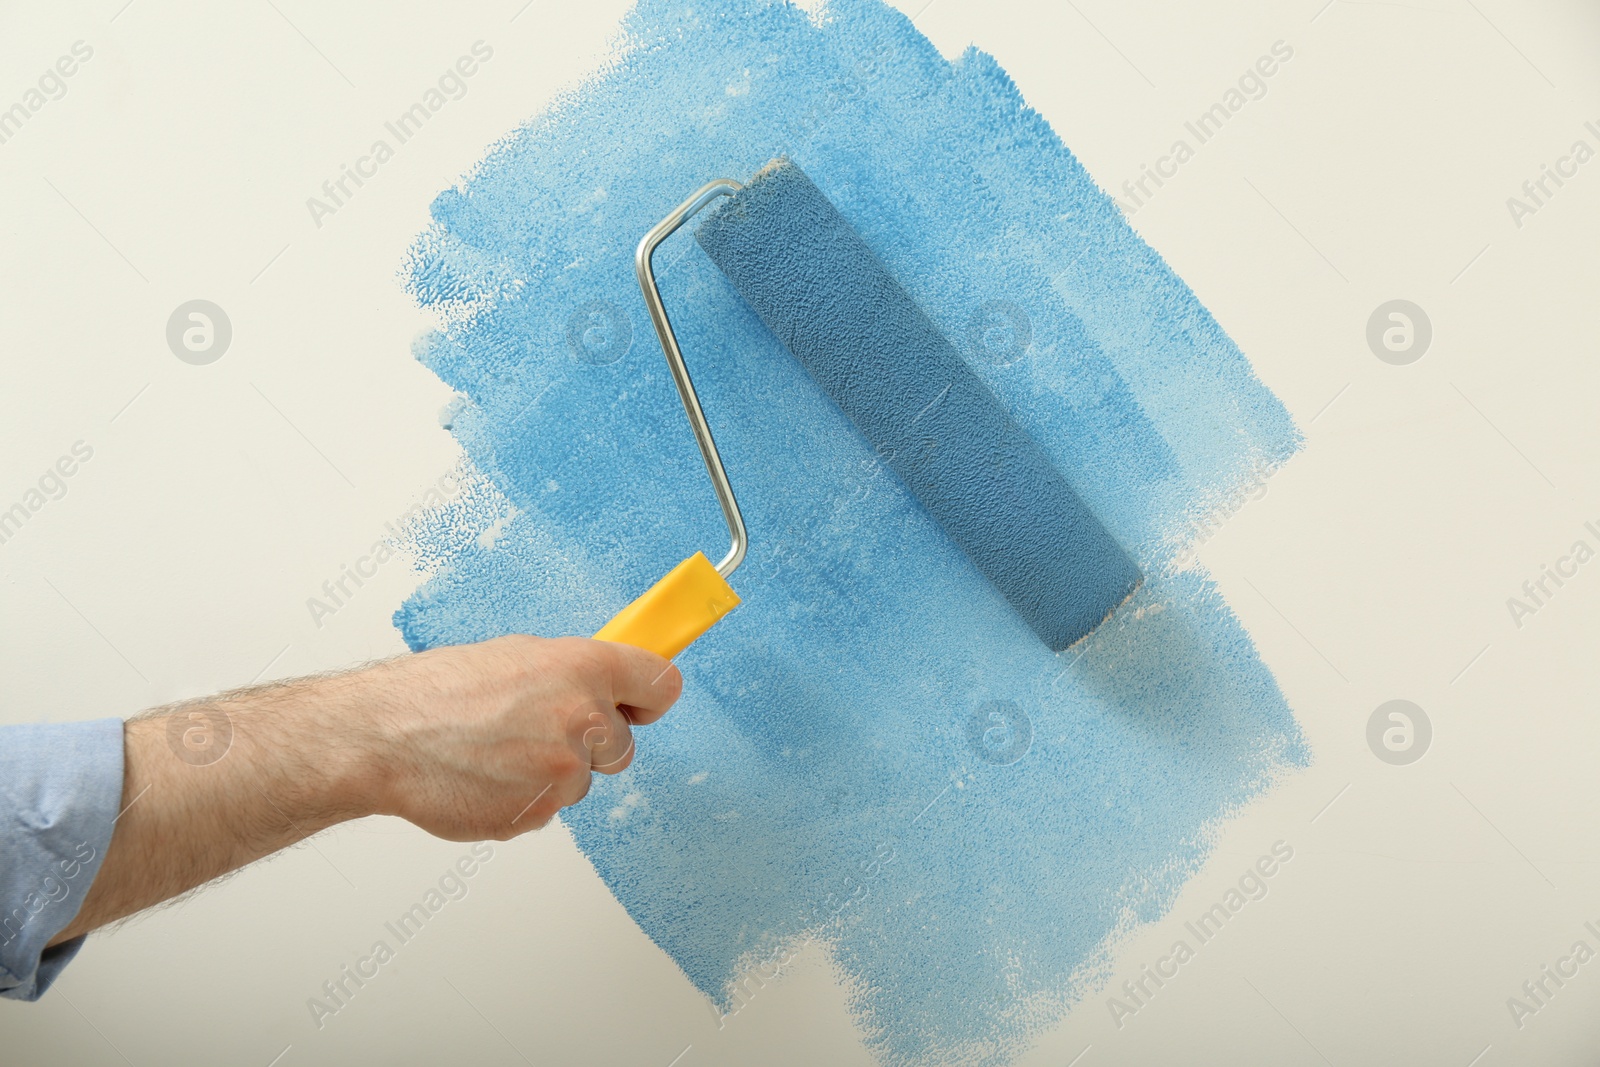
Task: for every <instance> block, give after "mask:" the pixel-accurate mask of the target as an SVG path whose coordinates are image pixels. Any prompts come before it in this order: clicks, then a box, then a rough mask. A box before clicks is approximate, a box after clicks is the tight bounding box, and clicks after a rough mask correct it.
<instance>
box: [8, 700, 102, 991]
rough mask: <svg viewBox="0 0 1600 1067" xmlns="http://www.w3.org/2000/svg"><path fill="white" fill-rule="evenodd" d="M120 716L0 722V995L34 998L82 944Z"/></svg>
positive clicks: (96, 870) (99, 848)
mask: <svg viewBox="0 0 1600 1067" xmlns="http://www.w3.org/2000/svg"><path fill="white" fill-rule="evenodd" d="M122 769H123V768H122V720H121V719H97V720H95V721H93V722H74V723H39V724H36V725H29V726H0V996H4V997H11V998H12V999H15V1000H38V999H39V997H40V995H41V994H43V993H44V991H45V990H46V989H48V988H50V983H51V982H53V981H55V979H56V975H58V974H60V973H61V969H62V968H63V967H65V966H66V965H67V964H68V963H70V962H71V961H72V957H74V956H76V955H77V954H78V950H79V949H80V948H82V947H83V938H81V937H77V938H73V939H72V940H71V941H64V942H62V943H61V944H59V945H57V946H55V947H54V948H45V945H46V944H48V943H49V941H50V939H51V938H53V937H55V936H56V935H57V934H59V933H60V932H61V931H62V930H63V929H65V928H66V926H67V924H68V923H70V922H71V921H72V920H73V918H74V917H75V916H76V915H77V914H78V909H79V908H81V907H83V898H84V897H85V896H87V895H88V893H89V885H90V883H92V882H93V881H94V876H95V874H96V873H98V872H99V870H100V864H101V863H102V862H103V861H104V859H105V854H106V848H107V846H109V845H110V843H111V829H112V824H113V823H114V822H115V821H116V819H117V814H118V812H119V810H120V806H121V804H122Z"/></svg>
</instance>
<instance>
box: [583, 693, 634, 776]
mask: <svg viewBox="0 0 1600 1067" xmlns="http://www.w3.org/2000/svg"><path fill="white" fill-rule="evenodd" d="M567 736H568V739H569V740H570V741H571V743H572V747H573V750H574V751H575V752H577V754H578V757H579V758H580V759H581V760H582V761H583V762H584V763H585V764H586V765H587V766H588V768H589V769H590V770H594V771H599V772H600V773H601V774H616V773H617V772H618V771H621V770H623V769H624V768H626V767H627V766H628V764H629V763H631V762H632V761H633V731H632V730H631V729H629V727H628V719H627V716H625V715H623V714H622V712H621V711H620V710H618V709H617V708H616V707H615V706H614V705H612V704H608V703H606V702H605V701H596V702H594V703H591V704H585V705H583V706H582V707H580V708H579V709H578V710H577V712H576V713H575V714H574V715H573V718H572V722H571V723H570V724H569V726H568V728H567Z"/></svg>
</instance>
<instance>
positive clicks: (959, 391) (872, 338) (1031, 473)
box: [695, 160, 1140, 652]
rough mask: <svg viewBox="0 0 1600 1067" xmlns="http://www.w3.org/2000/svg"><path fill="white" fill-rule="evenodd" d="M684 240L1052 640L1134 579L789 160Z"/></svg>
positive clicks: (1068, 490) (1055, 644)
mask: <svg viewBox="0 0 1600 1067" xmlns="http://www.w3.org/2000/svg"><path fill="white" fill-rule="evenodd" d="M695 239H696V240H697V241H698V242H699V243H700V246H701V247H702V248H704V249H705V251H706V253H707V254H708V255H709V256H710V257H711V260H712V262H713V263H715V264H716V265H717V266H718V268H720V269H721V270H722V272H723V273H724V274H726V275H727V276H728V278H729V280H730V281H732V282H733V285H734V287H735V288H736V289H737V290H738V291H739V294H740V295H741V296H742V297H743V298H744V300H745V302H746V303H748V304H749V305H750V307H751V308H752V309H754V310H755V312H756V314H757V315H759V316H760V317H761V320H762V321H763V322H764V323H766V325H767V327H768V329H770V330H771V331H772V332H773V333H774V334H775V335H777V337H778V339H779V340H781V341H782V342H783V343H784V345H785V346H786V347H787V348H788V349H789V351H790V352H791V353H793V354H794V356H795V358H796V359H798V360H799V361H800V363H801V364H802V365H803V366H804V367H805V368H806V370H807V371H808V372H810V374H811V376H812V377H813V378H815V379H816V380H817V381H818V383H820V384H821V386H822V388H823V389H824V390H825V391H826V392H827V393H828V395H829V396H831V397H832V398H833V400H834V402H835V403H836V404H838V405H839V407H840V408H842V409H843V410H844V412H845V414H846V415H848V416H849V417H850V419H851V420H852V421H853V422H854V423H855V425H856V427H857V428H858V429H860V431H861V433H862V434H863V435H864V436H865V437H866V438H867V440H868V442H870V443H871V444H872V446H873V447H874V448H875V449H876V450H877V452H878V454H879V455H880V456H883V457H884V458H885V460H886V462H887V463H888V465H889V466H890V468H891V469H892V470H893V471H894V472H895V473H896V474H897V475H899V477H900V479H901V480H902V481H904V482H905V484H906V486H907V487H908V488H909V489H910V490H911V492H912V494H913V495H914V496H915V497H916V498H917V500H919V501H920V502H921V503H922V506H923V507H924V508H926V509H927V510H928V512H929V513H930V514H931V515H933V517H934V518H935V519H936V520H937V521H938V522H939V524H940V525H941V526H943V527H944V529H945V530H946V531H947V532H948V533H949V535H950V536H951V538H952V539H954V540H955V542H956V543H957V544H958V545H960V546H961V549H962V550H963V551H964V552H965V553H966V554H967V556H968V558H970V559H971V560H972V562H973V563H974V564H975V565H976V566H977V568H978V570H980V571H981V572H982V573H983V574H984V575H985V576H987V577H988V579H989V580H990V581H991V582H993V583H994V585H995V587H996V588H998V589H999V590H1000V592H1001V593H1002V594H1003V595H1004V596H1005V598H1006V599H1007V600H1008V601H1010V602H1011V604H1012V606H1013V607H1014V608H1015V609H1016V611H1017V613H1018V614H1019V615H1021V616H1022V618H1023V619H1024V620H1025V621H1026V622H1027V623H1028V625H1029V626H1031V627H1032V628H1033V629H1034V631H1035V632H1036V633H1038V635H1039V637H1040V638H1041V639H1042V640H1043V641H1044V643H1045V644H1046V645H1048V646H1049V647H1050V648H1051V649H1052V650H1054V651H1058V652H1059V651H1060V650H1062V649H1064V648H1067V647H1068V646H1070V645H1072V644H1074V643H1076V642H1077V641H1078V640H1079V639H1080V638H1082V637H1083V636H1085V635H1086V634H1088V633H1089V631H1091V630H1093V629H1094V628H1095V627H1096V626H1098V625H1099V624H1100V622H1101V621H1102V620H1104V619H1105V618H1106V616H1108V615H1110V614H1111V612H1112V611H1113V610H1114V609H1115V608H1116V607H1117V605H1119V604H1121V603H1122V602H1123V601H1124V600H1126V599H1127V598H1128V596H1129V595H1130V594H1131V593H1132V592H1133V591H1134V589H1136V588H1137V587H1138V585H1139V581H1140V574H1139V570H1138V568H1137V567H1136V566H1134V564H1133V561H1132V560H1130V559H1129V558H1128V556H1127V553H1125V552H1124V551H1123V550H1122V548H1121V546H1119V545H1118V544H1117V543H1116V541H1115V540H1114V539H1113V538H1112V537H1111V535H1110V534H1109V533H1108V532H1107V531H1106V529H1105V527H1103V526H1101V525H1100V522H1099V520H1097V519H1096V518H1095V517H1094V514H1093V513H1092V512H1090V510H1089V509H1088V507H1086V506H1085V505H1084V503H1083V501H1082V500H1081V499H1079V497H1078V495H1077V493H1075V492H1074V491H1073V489H1072V487H1071V486H1070V485H1068V484H1067V482H1066V480H1065V479H1064V478H1063V477H1062V476H1061V472H1060V471H1058V470H1056V468H1055V467H1054V466H1053V465H1052V464H1051V462H1050V460H1049V457H1048V456H1046V455H1045V453H1044V450H1043V449H1041V448H1040V447H1039V446H1038V444H1037V443H1036V442H1034V441H1033V439H1032V438H1030V437H1029V436H1028V435H1027V434H1026V433H1025V432H1024V431H1023V429H1022V428H1021V427H1020V426H1018V425H1017V423H1016V422H1015V420H1013V419H1012V418H1011V416H1010V415H1009V414H1008V413H1007V412H1006V411H1005V409H1004V408H1003V407H1001V405H1000V402H999V400H997V399H996V398H995V396H994V394H993V393H992V392H991V391H990V390H989V388H988V387H987V386H986V385H984V384H983V382H982V381H981V380H979V378H978V377H977V375H976V374H974V373H973V372H972V370H971V368H969V367H968V366H967V365H966V363H965V362H964V361H963V360H962V358H961V355H960V353H958V352H957V351H956V348H955V346H954V345H952V344H951V343H950V341H949V340H948V339H946V338H945V336H944V335H943V334H941V333H940V332H939V329H938V327H936V326H935V325H934V323H933V321H932V320H931V319H929V318H928V316H927V314H926V313H925V312H924V311H923V310H922V309H921V308H920V307H918V306H917V304H916V302H915V301H914V300H912V299H911V296H910V294H909V293H907V292H906V291H905V290H904V289H902V288H901V287H900V285H899V283H898V282H896V281H895V279H894V277H893V276H892V275H891V274H890V273H889V271H888V269H887V268H886V267H884V265H883V264H882V263H881V262H879V260H878V258H877V257H876V256H875V255H873V254H872V250H871V249H869V248H868V247H867V245H866V243H865V242H864V241H862V240H861V237H860V235H858V234H857V233H856V232H855V230H853V229H851V227H850V224H849V223H848V222H846V221H845V219H844V217H843V216H842V215H840V214H839V212H838V211H837V210H836V209H835V208H834V206H833V205H832V204H831V203H830V202H829V201H828V199H827V197H825V196H823V195H822V192H821V191H820V190H818V189H817V187H816V186H815V185H813V184H812V183H811V180H810V179H809V178H807V177H806V175H805V173H804V172H803V171H801V169H800V168H799V167H797V166H795V165H794V163H792V162H789V161H787V160H777V161H774V162H773V163H770V164H768V165H767V166H766V167H765V168H763V169H762V171H761V172H760V173H759V174H757V175H756V177H755V178H753V179H751V181H750V183H749V184H748V185H746V186H745V187H744V189H743V190H742V191H741V192H739V193H737V194H735V195H734V196H733V197H731V198H730V199H728V200H726V201H724V203H723V204H722V205H720V206H719V207H718V208H717V209H716V210H715V211H714V212H712V213H711V214H710V215H709V217H707V219H706V221H705V222H704V223H703V224H702V225H701V226H700V228H699V230H698V232H697V233H696V234H695Z"/></svg>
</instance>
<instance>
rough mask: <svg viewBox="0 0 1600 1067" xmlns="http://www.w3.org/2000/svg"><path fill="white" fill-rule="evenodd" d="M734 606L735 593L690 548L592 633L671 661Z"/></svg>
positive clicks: (604, 639) (711, 567) (707, 563)
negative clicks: (688, 552)
mask: <svg viewBox="0 0 1600 1067" xmlns="http://www.w3.org/2000/svg"><path fill="white" fill-rule="evenodd" d="M738 606H739V594H737V593H735V592H734V591H733V587H732V586H730V585H729V584H728V583H727V582H725V581H723V580H722V575H720V574H718V573H717V568H715V567H713V566H712V565H711V561H710V560H708V559H706V557H705V554H704V553H703V552H696V553H695V554H694V555H692V556H690V557H689V558H688V559H686V560H684V561H683V562H682V563H680V564H678V565H677V566H676V567H674V568H672V569H671V570H670V571H668V572H667V575H666V577H664V578H662V579H661V580H660V581H659V582H657V583H656V584H655V585H652V586H651V587H650V588H649V589H646V590H645V591H644V594H643V595H642V596H640V597H639V599H637V600H635V601H634V602H633V603H632V604H629V605H628V606H627V607H625V608H623V609H622V610H621V611H619V612H617V614H616V617H615V618H613V619H612V620H611V621H610V622H608V623H606V624H605V625H604V626H602V627H601V628H600V632H599V633H597V634H595V635H594V636H595V640H597V641H618V642H621V643H622V644H625V645H633V646H635V647H637V648H644V649H648V650H650V651H651V652H654V653H655V654H656V655H658V656H663V657H665V658H666V659H671V658H672V657H673V656H676V655H677V654H678V653H679V652H682V651H683V650H684V649H686V648H688V647H689V645H690V644H691V643H693V641H694V639H695V638H697V637H699V636H700V635H701V634H703V633H705V632H706V631H707V630H709V629H711V627H712V626H714V625H716V622H717V620H718V619H720V618H722V617H723V616H724V615H726V614H727V613H728V612H730V611H732V610H733V609H734V608H736V607H738Z"/></svg>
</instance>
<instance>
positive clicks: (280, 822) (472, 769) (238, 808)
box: [50, 635, 683, 944]
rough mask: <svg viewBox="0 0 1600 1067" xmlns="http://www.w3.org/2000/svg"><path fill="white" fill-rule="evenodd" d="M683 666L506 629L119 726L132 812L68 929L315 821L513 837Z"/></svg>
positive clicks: (627, 754)
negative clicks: (375, 822) (386, 823)
mask: <svg viewBox="0 0 1600 1067" xmlns="http://www.w3.org/2000/svg"><path fill="white" fill-rule="evenodd" d="M682 687H683V677H682V675H680V674H679V673H678V671H677V670H676V669H675V668H674V667H673V666H672V665H671V664H670V663H668V662H667V661H666V660H664V659H662V658H661V657H660V656H657V655H656V654H655V653H653V652H646V651H644V650H643V649H638V648H631V647H629V646H626V645H617V644H611V643H609V642H604V641H591V640H588V639H585V638H572V637H568V638H555V639H545V638H539V637H528V636H523V635H511V636H507V637H501V638H496V639H495V640H492V641H485V642H483V643H481V644H477V645H459V646H455V647H451V648H438V649H433V650H431V651H428V652H419V653H416V654H413V655H407V656H400V657H398V658H397V659H393V660H389V661H387V662H385V663H380V664H377V665H376V666H372V667H368V668H365V669H363V670H359V671H354V672H352V673H349V674H341V675H333V676H329V677H323V678H311V679H304V680H301V681H297V682H288V683H284V684H281V685H272V686H264V687H261V688H257V689H246V690H240V691H237V692H233V693H224V694H222V695H221V696H219V697H214V698H212V699H210V700H203V701H194V702H192V703H188V704H180V705H178V706H177V707H173V708H164V709H162V710H160V711H156V712H152V713H150V714H147V715H142V716H139V717H138V718H135V719H131V720H129V721H128V722H127V724H126V726H125V728H124V732H123V747H124V777H123V793H122V814H121V815H119V816H118V817H117V819H116V826H115V828H114V830H113V832H112V835H111V843H110V845H109V846H108V847H107V849H106V853H105V860H104V862H103V863H102V865H101V866H100V869H99V872H98V873H97V874H96V875H95V878H94V883H93V884H92V885H91V886H90V888H89V892H88V895H87V896H86V897H85V898H84V903H83V907H82V908H80V909H79V911H78V914H77V916H76V917H75V918H74V919H73V920H72V922H71V923H69V924H68V925H67V926H66V928H65V929H63V930H62V931H61V932H60V933H59V934H58V935H56V937H55V938H54V939H52V941H51V942H50V943H51V944H60V943H61V942H63V941H67V940H70V939H71V938H74V937H77V936H78V935H80V934H83V933H87V932H88V931H90V930H93V929H95V928H96V927H99V926H103V925H105V924H106V923H109V922H115V921H116V920H118V919H121V918H123V917H124V916H128V915H132V914H134V913H135V912H138V911H142V910H144V909H145V908H148V907H151V906H152V905H155V904H159V903H160V902H161V901H163V900H168V899H170V898H172V897H175V896H179V895H180V894H183V893H186V892H188V891H189V890H191V889H193V888H195V887H196V886H200V885H204V884H205V883H207V882H209V881H211V880H212V879H215V878H218V877H221V876H222V875H224V874H227V873H228V872H229V871H232V870H236V869H237V868H239V867H242V866H244V865H245V864H247V863H250V862H252V861H253V860H257V859H260V858H261V857H263V856H267V855H270V854H271V853H273V852H276V851H278V850H279V849H281V848H284V847H286V846H288V845H292V844H294V843H295V842H296V841H300V840H302V839H304V838H306V837H308V836H310V835H311V834H314V833H316V832H317V831H319V830H324V829H326V828H328V827H330V826H333V825H334V824H335V823H340V822H343V821H345V820H346V819H357V818H361V817H362V816H366V815H396V816H399V817H400V818H403V819H406V820H409V821H410V822H412V823H414V824H416V825H417V826H420V827H421V828H422V829H424V830H426V831H428V832H429V833H431V834H434V835H436V836H439V837H443V838H447V839H449V840H452V841H481V840H484V839H493V840H500V841H503V840H506V839H508V838H511V837H515V836H516V835H517V834H520V833H525V832H527V831H529V830H532V829H535V828H537V827H539V826H543V825H544V824H545V823H546V822H548V821H549V820H550V819H552V818H554V817H555V814H556V812H557V811H559V810H560V809H561V808H562V807H564V806H565V805H568V804H576V803H577V802H578V801H580V800H582V799H583V797H584V795H585V794H586V793H587V792H588V791H589V784H590V775H591V773H592V772H594V771H600V772H602V773H607V774H615V773H618V772H620V771H622V770H624V769H625V768H626V767H627V766H628V763H629V762H630V761H631V760H632V758H633V737H632V727H633V726H635V725H640V724H644V723H650V722H654V721H655V720H656V719H659V718H660V717H661V716H662V715H664V714H666V711H667V708H669V707H670V706H671V705H672V702H673V701H674V700H676V699H677V698H678V694H679V693H680V692H681V691H682Z"/></svg>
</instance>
